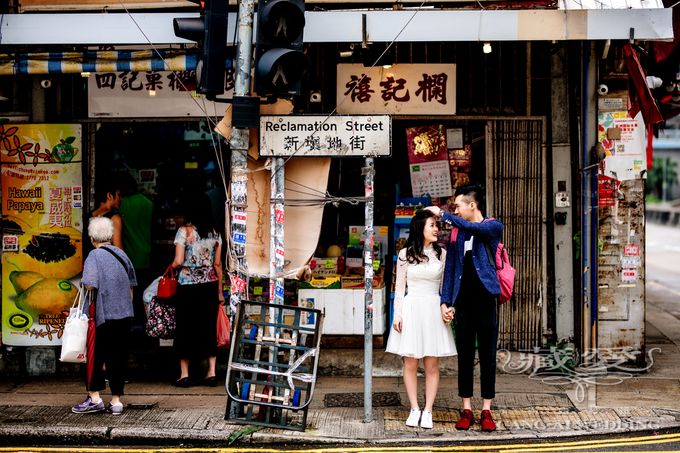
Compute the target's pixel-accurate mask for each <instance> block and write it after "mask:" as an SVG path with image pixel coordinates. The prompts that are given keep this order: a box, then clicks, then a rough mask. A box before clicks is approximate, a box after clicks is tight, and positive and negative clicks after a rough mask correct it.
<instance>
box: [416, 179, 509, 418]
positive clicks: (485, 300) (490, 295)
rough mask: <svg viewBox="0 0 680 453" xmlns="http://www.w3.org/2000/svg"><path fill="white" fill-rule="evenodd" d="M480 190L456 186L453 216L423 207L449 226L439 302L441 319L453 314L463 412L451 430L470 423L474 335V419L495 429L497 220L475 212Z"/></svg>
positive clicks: (450, 316) (500, 225) (446, 318)
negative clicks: (477, 410)
mask: <svg viewBox="0 0 680 453" xmlns="http://www.w3.org/2000/svg"><path fill="white" fill-rule="evenodd" d="M482 201H483V194H482V189H481V188H480V187H478V186H466V187H461V188H459V189H458V190H456V194H455V201H454V206H455V209H454V214H450V213H448V212H446V211H444V210H443V209H441V208H439V207H437V206H430V207H428V208H427V209H428V210H430V211H432V212H434V213H435V214H437V215H439V216H440V217H441V219H442V220H443V221H444V222H446V223H448V224H450V225H452V226H453V227H454V231H453V233H452V235H451V241H450V242H449V244H448V246H447V253H446V268H445V270H444V283H443V285H442V294H441V304H442V314H443V317H444V320H445V321H447V322H450V321H452V320H453V319H454V318H455V322H456V347H457V349H458V395H459V396H460V397H461V398H462V400H463V410H462V411H461V413H460V419H459V420H458V422H456V429H461V430H468V429H470V426H471V425H472V424H474V422H475V420H474V414H473V412H472V394H473V388H472V387H473V376H474V360H475V339H476V342H477V350H478V352H479V366H480V374H481V394H482V398H483V400H484V404H483V407H482V412H481V415H480V423H481V429H482V431H495V430H496V423H495V422H494V420H493V416H492V414H491V403H492V401H493V398H494V397H495V396H496V344H497V342H498V295H499V294H500V292H501V288H500V284H499V283H498V275H497V274H496V265H495V253H494V251H495V250H496V248H497V247H498V243H499V242H500V240H501V234H502V232H503V224H502V223H501V222H499V221H498V220H495V219H489V218H485V217H484V215H483V214H482V212H481V210H480V206H481V204H482Z"/></svg>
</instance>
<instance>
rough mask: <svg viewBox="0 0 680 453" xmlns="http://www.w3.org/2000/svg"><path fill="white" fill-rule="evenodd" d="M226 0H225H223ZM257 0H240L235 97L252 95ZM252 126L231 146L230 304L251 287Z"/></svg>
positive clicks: (234, 136) (238, 132) (238, 129)
mask: <svg viewBox="0 0 680 453" xmlns="http://www.w3.org/2000/svg"><path fill="white" fill-rule="evenodd" d="M224 1H226V0H224ZM254 3H255V2H254V0H240V1H239V12H238V23H237V24H236V27H237V41H236V67H235V74H234V97H236V96H248V95H249V94H250V68H251V62H252V53H253V50H252V46H253V17H254ZM249 136H250V134H249V129H248V128H247V127H234V128H233V132H232V136H231V140H230V142H229V145H230V147H231V229H232V238H231V239H232V241H233V246H234V255H235V257H236V270H235V272H234V274H233V276H232V279H231V280H232V281H231V298H232V300H231V304H232V306H234V305H236V304H238V303H239V302H240V301H241V299H243V297H244V296H245V294H246V290H247V288H248V269H247V263H246V217H247V214H246V208H247V207H248V191H247V182H248V173H247V171H248V165H247V159H248V145H249Z"/></svg>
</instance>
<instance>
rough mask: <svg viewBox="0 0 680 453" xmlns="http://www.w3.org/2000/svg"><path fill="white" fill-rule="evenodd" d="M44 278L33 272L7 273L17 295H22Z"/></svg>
mask: <svg viewBox="0 0 680 453" xmlns="http://www.w3.org/2000/svg"><path fill="white" fill-rule="evenodd" d="M44 278H45V277H44V276H43V275H42V274H39V273H37V272H33V271H12V272H10V273H9V281H10V282H11V283H12V286H14V290H15V291H16V292H17V294H21V293H23V292H24V291H26V290H27V289H28V288H30V287H31V286H33V285H34V284H36V283H38V282H39V281H40V280H42V279H44Z"/></svg>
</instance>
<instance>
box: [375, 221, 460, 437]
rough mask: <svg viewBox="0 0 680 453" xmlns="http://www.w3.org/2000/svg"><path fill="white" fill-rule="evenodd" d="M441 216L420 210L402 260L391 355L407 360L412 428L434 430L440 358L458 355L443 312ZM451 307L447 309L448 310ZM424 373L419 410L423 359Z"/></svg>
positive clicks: (397, 272) (388, 346)
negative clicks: (437, 217) (440, 244)
mask: <svg viewBox="0 0 680 453" xmlns="http://www.w3.org/2000/svg"><path fill="white" fill-rule="evenodd" d="M438 232H439V228H438V227H437V222H436V216H435V215H434V214H433V213H431V212H430V211H427V210H421V211H418V212H417V213H416V214H415V216H414V217H413V219H412V220H411V225H410V230H409V237H408V240H407V241H406V247H404V248H403V249H401V250H400V251H399V256H398V259H397V271H396V274H397V276H396V283H395V295H394V318H393V319H394V320H393V322H392V329H391V330H390V337H389V340H388V341H387V352H391V353H393V354H397V355H400V356H402V357H403V359H404V386H405V387H406V393H407V395H408V399H409V402H410V404H411V412H410V414H409V417H408V419H407V420H406V425H407V426H413V427H415V426H418V425H419V424H420V427H421V428H432V406H433V405H434V400H435V398H436V396H437V389H438V387H439V357H446V356H452V355H455V354H456V344H455V342H454V339H453V333H452V332H451V326H450V325H449V323H447V322H445V321H444V319H443V311H442V308H441V307H440V297H439V291H440V288H441V282H442V275H443V273H444V264H445V262H446V250H444V249H442V248H441V247H440V246H439V245H438V244H437V233H438ZM444 308H446V307H444ZM421 358H422V359H423V366H424V368H425V408H424V410H423V411H422V412H421V410H420V407H419V406H418V377H417V371H418V360H419V359H421Z"/></svg>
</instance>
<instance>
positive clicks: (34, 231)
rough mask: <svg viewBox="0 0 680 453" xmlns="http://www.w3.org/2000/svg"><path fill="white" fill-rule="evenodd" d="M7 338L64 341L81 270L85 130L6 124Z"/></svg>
mask: <svg viewBox="0 0 680 453" xmlns="http://www.w3.org/2000/svg"><path fill="white" fill-rule="evenodd" d="M0 135H1V136H2V137H3V140H0V160H1V163H2V168H1V169H0V175H1V177H2V231H3V253H2V341H3V343H5V344H8V345H17V346H36V345H59V344H60V343H61V335H62V333H63V328H64V321H65V319H66V316H65V313H68V311H69V308H70V307H71V304H72V303H73V300H74V299H75V297H76V293H77V286H76V285H77V284H78V282H79V277H80V274H81V272H82V231H83V226H82V224H83V211H82V208H83V191H82V173H81V171H82V163H81V156H82V138H81V137H82V133H81V126H80V125H74V124H16V125H11V124H6V125H2V126H0Z"/></svg>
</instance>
